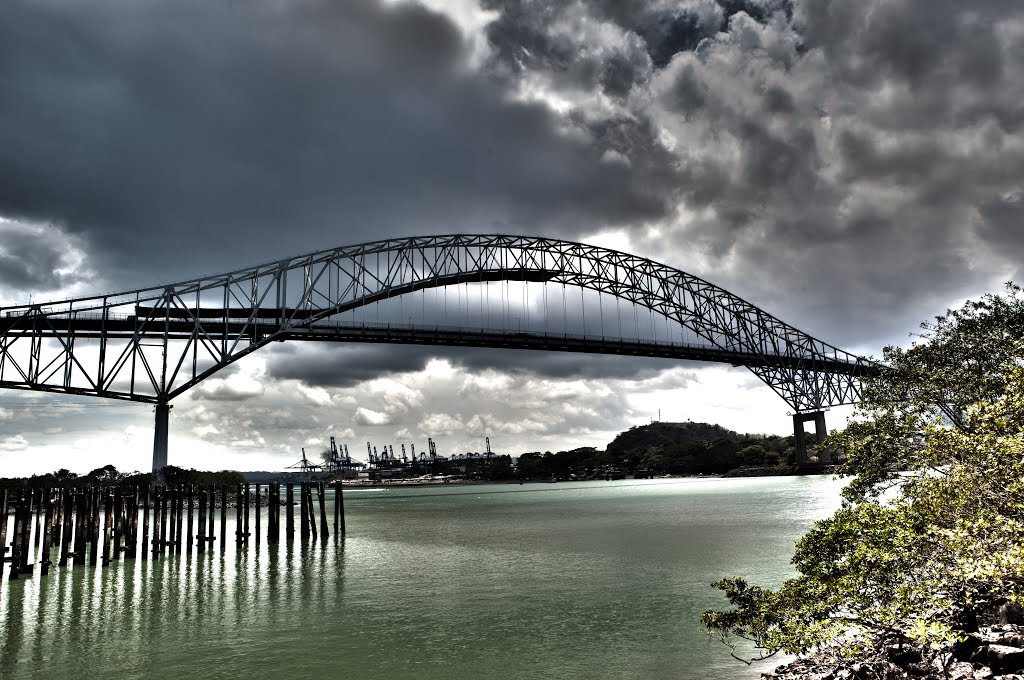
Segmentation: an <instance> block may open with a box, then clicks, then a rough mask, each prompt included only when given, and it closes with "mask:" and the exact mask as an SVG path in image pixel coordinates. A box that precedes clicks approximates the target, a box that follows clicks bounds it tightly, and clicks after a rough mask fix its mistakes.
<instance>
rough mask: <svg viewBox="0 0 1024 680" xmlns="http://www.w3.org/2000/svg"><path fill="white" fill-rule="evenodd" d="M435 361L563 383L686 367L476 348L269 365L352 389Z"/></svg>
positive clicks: (340, 353)
mask: <svg viewBox="0 0 1024 680" xmlns="http://www.w3.org/2000/svg"><path fill="white" fill-rule="evenodd" d="M432 359H443V360H446V361H448V362H449V363H451V364H452V365H454V366H459V367H463V368H465V369H467V370H469V371H476V372H479V371H487V370H497V371H502V372H505V373H510V374H521V375H530V376H536V377H542V378H560V379H618V380H644V379H648V378H652V377H654V376H656V375H658V374H659V373H661V372H662V371H665V370H668V369H670V368H675V367H677V366H679V365H680V363H679V362H674V361H669V360H665V359H649V358H642V357H615V356H602V355H592V354H567V353H565V354H563V353H557V352H540V351H527V350H499V349H484V348H471V347H421V346H417V345H384V344H380V345H376V344H336V345H326V346H318V347H310V346H303V347H295V346H284V347H275V348H273V350H271V351H270V354H269V358H268V360H267V373H268V375H269V376H270V377H272V378H276V379H279V380H299V381H301V382H303V383H305V384H307V385H313V386H320V387H352V386H354V385H358V384H360V383H363V382H366V381H370V380H374V379H376V378H381V377H386V376H391V375H396V374H401V373H412V372H416V371H421V370H423V369H424V368H426V366H427V364H428V363H429V362H430V361H431V360H432ZM690 364H691V362H687V365H690Z"/></svg>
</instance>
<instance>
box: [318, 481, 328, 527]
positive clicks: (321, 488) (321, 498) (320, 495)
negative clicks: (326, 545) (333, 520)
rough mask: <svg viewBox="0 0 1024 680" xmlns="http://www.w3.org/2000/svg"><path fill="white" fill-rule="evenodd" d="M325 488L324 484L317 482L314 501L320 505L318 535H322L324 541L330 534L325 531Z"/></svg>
mask: <svg viewBox="0 0 1024 680" xmlns="http://www.w3.org/2000/svg"><path fill="white" fill-rule="evenodd" d="M326 496H327V487H326V485H325V484H324V482H317V485H316V500H317V502H318V503H319V504H320V533H321V534H323V537H324V539H327V538H328V537H329V536H330V532H329V531H327V498H326Z"/></svg>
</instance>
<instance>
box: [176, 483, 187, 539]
mask: <svg viewBox="0 0 1024 680" xmlns="http://www.w3.org/2000/svg"><path fill="white" fill-rule="evenodd" d="M176 493H177V497H176V498H177V504H176V505H175V520H176V521H177V523H178V524H177V529H176V530H175V534H174V538H175V542H174V552H175V553H177V554H178V555H180V554H181V548H182V543H183V542H184V541H183V537H184V534H183V533H182V530H183V529H184V524H185V486H184V485H183V484H179V485H178V488H177V491H176Z"/></svg>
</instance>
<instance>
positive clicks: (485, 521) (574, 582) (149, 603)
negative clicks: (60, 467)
mask: <svg viewBox="0 0 1024 680" xmlns="http://www.w3.org/2000/svg"><path fill="white" fill-rule="evenodd" d="M838 489H839V483H838V482H836V481H834V480H830V479H828V478H820V477H799V478H761V479H739V480H722V479H687V480H654V481H646V482H645V481H632V480H625V481H620V482H581V483H559V484H534V485H526V486H518V485H513V486H508V485H487V486H472V487H440V488H436V487H435V488H423V487H420V488H406V489H388V490H383V491H374V490H357V491H346V493H345V500H346V503H345V506H346V510H347V517H348V530H349V535H348V537H347V538H346V539H345V540H344V541H336V540H335V537H334V536H331V538H330V539H329V540H328V541H327V542H326V543H325V544H324V543H322V542H320V541H317V542H315V543H312V544H310V545H303V544H301V543H300V542H299V541H296V542H295V543H294V544H293V545H292V546H290V547H288V546H285V545H281V546H277V547H271V546H268V545H267V544H266V541H265V540H264V542H263V543H262V544H261V546H260V547H259V549H256V548H255V547H254V546H250V547H249V548H248V549H246V550H242V551H237V550H236V548H235V547H234V546H230V545H229V547H228V548H227V550H226V551H225V552H224V553H223V554H222V553H221V552H220V550H219V548H218V549H216V550H215V551H214V552H213V553H212V554H209V553H208V554H206V555H201V556H199V555H193V556H192V557H191V558H188V559H186V558H185V557H184V556H182V557H169V558H163V559H160V560H156V561H148V562H142V561H141V560H137V561H134V562H126V563H123V564H118V565H116V566H111V567H108V568H105V569H97V568H89V567H77V568H74V569H71V568H65V569H61V568H54V570H53V571H51V574H50V575H49V576H47V577H45V578H38V577H36V578H34V579H23V580H19V581H16V582H13V583H9V582H6V581H5V582H4V583H2V584H0V641H2V645H3V646H2V650H0V678H4V679H6V678H19V679H21V678H46V679H47V680H60V679H64V678H68V679H70V678H75V679H76V680H77V679H80V678H94V677H101V676H102V677H107V678H147V679H156V678H176V679H178V678H183V677H203V678H243V677H244V678H254V677H263V678H282V677H295V678H307V677H309V678H312V677H324V678H328V677H342V676H344V677H349V678H358V679H364V678H366V679H374V678H409V679H413V678H415V679H417V680H423V679H430V678H444V679H446V680H447V679H459V678H513V679H515V678H523V679H526V678H530V679H535V678H558V679H560V680H569V679H573V678H615V679H637V680H640V679H643V680H649V679H661V678H678V679H687V678H702V679H705V680H707V679H712V678H745V677H757V676H758V674H759V673H760V672H761V671H762V670H765V669H767V668H770V667H773V666H774V665H776V664H777V663H778V660H773V661H772V662H770V663H769V664H767V665H762V666H754V667H750V668H748V667H746V666H744V665H742V664H739V663H738V662H736V661H734V660H732V659H731V658H730V657H729V653H728V650H727V649H726V648H725V647H724V646H722V645H721V644H719V643H716V642H713V641H709V640H708V638H707V636H706V635H705V634H704V633H703V632H702V631H701V628H700V624H699V615H700V612H701V611H702V610H703V609H706V608H709V607H715V606H721V605H723V604H724V599H723V598H721V596H720V594H719V593H718V592H717V591H714V590H712V589H711V588H709V587H707V584H708V583H709V582H710V581H712V580H714V579H716V578H718V577H720V576H724V575H746V576H749V577H751V578H752V579H753V580H756V581H758V582H760V583H764V584H769V585H772V584H777V583H778V582H780V581H781V580H782V579H784V578H786V577H787V576H790V575H792V573H793V572H792V568H791V566H790V565H789V557H790V556H791V554H792V546H793V542H794V541H795V540H796V539H797V538H798V537H799V536H800V535H801V534H802V533H803V532H804V531H805V530H806V529H807V527H808V526H809V525H810V523H811V522H812V521H813V520H814V519H816V518H820V517H823V516H825V515H827V514H828V513H829V512H831V511H832V510H833V509H834V508H835V507H837V506H838V503H839V499H838ZM264 512H265V510H264ZM282 524H283V522H282ZM218 527H219V520H218ZM263 527H264V529H265V527H266V517H265V516H264V518H263ZM233 531H234V530H233V528H232V526H231V525H229V527H228V532H229V534H230V535H233ZM5 571H6V570H5ZM5 577H6V573H5Z"/></svg>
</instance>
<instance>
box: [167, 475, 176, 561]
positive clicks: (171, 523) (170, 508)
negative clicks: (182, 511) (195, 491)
mask: <svg viewBox="0 0 1024 680" xmlns="http://www.w3.org/2000/svg"><path fill="white" fill-rule="evenodd" d="M177 509H178V487H177V486H176V485H173V484H172V485H171V486H169V487H167V548H168V552H169V553H173V552H174V544H175V542H176V540H177V534H176V533H175V531H177V527H178V520H177Z"/></svg>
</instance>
